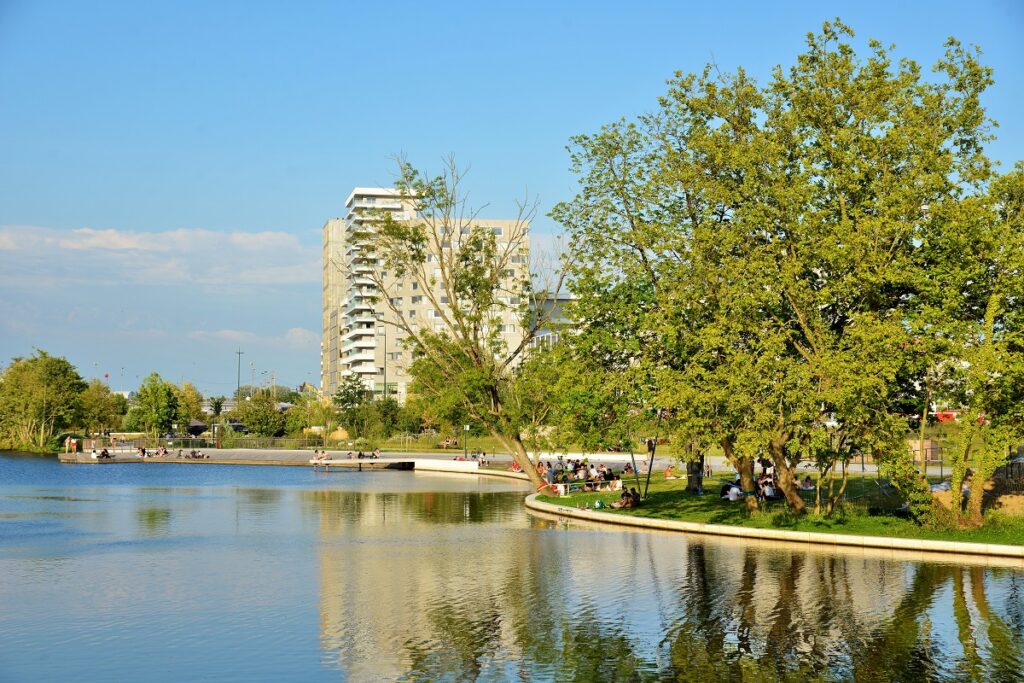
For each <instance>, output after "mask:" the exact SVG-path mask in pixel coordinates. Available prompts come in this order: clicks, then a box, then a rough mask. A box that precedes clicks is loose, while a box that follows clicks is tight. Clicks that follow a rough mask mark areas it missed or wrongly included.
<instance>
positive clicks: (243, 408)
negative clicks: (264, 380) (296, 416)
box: [235, 393, 285, 436]
mask: <svg viewBox="0 0 1024 683" xmlns="http://www.w3.org/2000/svg"><path fill="white" fill-rule="evenodd" d="M235 416H236V417H237V418H238V420H239V421H240V422H241V423H242V424H243V425H245V428H246V430H248V431H249V433H250V434H255V435H256V436H281V434H283V433H284V429H285V416H284V415H283V414H282V413H281V411H279V410H278V409H277V403H276V402H275V401H274V399H273V397H272V396H270V395H269V394H265V393H259V394H256V395H255V396H252V397H251V398H249V399H246V400H243V401H240V402H239V404H238V408H236V410H235Z"/></svg>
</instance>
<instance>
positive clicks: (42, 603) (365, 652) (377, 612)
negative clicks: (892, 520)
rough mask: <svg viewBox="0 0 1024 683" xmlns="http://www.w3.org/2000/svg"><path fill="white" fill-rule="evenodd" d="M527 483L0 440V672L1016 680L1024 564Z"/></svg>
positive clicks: (103, 677)
mask: <svg viewBox="0 0 1024 683" xmlns="http://www.w3.org/2000/svg"><path fill="white" fill-rule="evenodd" d="M525 491H526V489H525V487H524V486H523V485H520V484H519V483H518V482H514V481H510V480H503V479H497V478H488V477H475V476H465V475H443V474H426V473H413V472H392V471H379V472H330V473H323V472H312V471H310V470H309V469H308V468H303V467H251V466H241V465H209V464H186V463H172V464H164V463H145V464H143V463H137V464H117V465H89V464H87V465H60V464H58V463H57V462H56V460H55V459H54V458H40V457H33V456H22V455H11V454H7V455H0V576H2V580H0V643H3V646H2V648H0V681H112V680H141V679H145V680H148V681H176V682H177V681H182V680H194V679H205V680H239V681H243V680H244V681H271V680H273V681H277V680H303V681H316V680H323V681H339V680H341V681H346V680H347V681H378V680H379V681H393V680H398V681H438V680H442V681H470V680H484V681H506V680H523V681H543V680H555V681H613V680H622V681H634V680H635V681H647V680H652V681H660V680H673V681H674V680H684V681H688V680H794V681H805V680H815V679H822V680H854V679H856V680H858V681H876V680H877V681H888V680H919V679H934V680H978V681H982V680H984V681H993V680H994V681H999V680H1007V681H1010V680H1021V679H1020V677H1021V672H1022V670H1024V649H1022V642H1024V569H1022V566H1021V563H1020V562H1016V563H1014V561H1011V560H1007V561H1005V562H1004V561H995V563H994V564H993V565H992V566H986V560H984V559H980V560H966V559H963V558H960V559H958V558H942V557H937V558H936V559H935V561H928V562H922V561H920V556H898V555H895V554H893V553H881V552H877V553H867V554H866V552H865V551H836V550H834V549H832V548H814V547H808V546H803V545H794V546H791V547H786V546H783V545H778V544H767V543H757V542H754V543H749V542H744V541H740V540H728V539H714V538H701V537H698V536H687V535H683V534H670V533H656V532H644V531H628V530H622V529H619V528H614V527H599V526H589V525H584V524H577V523H573V524H565V523H563V522H560V521H557V520H551V519H547V518H543V517H538V516H534V515H532V514H529V513H527V512H526V510H525V509H524V508H523V505H522V498H523V494H524V492H525Z"/></svg>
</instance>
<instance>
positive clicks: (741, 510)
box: [538, 472, 1024, 545]
mask: <svg viewBox="0 0 1024 683" xmlns="http://www.w3.org/2000/svg"><path fill="white" fill-rule="evenodd" d="M730 479H731V477H730ZM643 481H644V479H643V477H641V483H643ZM725 481H726V477H719V476H716V477H713V478H712V479H710V480H707V479H706V480H705V481H704V490H705V491H706V492H707V493H706V494H705V495H703V496H697V495H695V494H692V493H688V492H687V491H686V482H685V481H684V480H680V479H674V480H666V479H665V478H664V477H663V476H662V474H661V473H660V472H656V473H655V474H654V475H653V476H652V477H651V488H650V493H649V496H648V498H647V499H646V500H644V502H643V504H642V505H641V506H640V507H639V508H633V509H627V510H617V509H615V508H607V510H606V511H607V512H611V513H614V514H620V515H636V516H638V517H651V518H656V519H670V520H677V521H685V522H703V523H706V524H728V525H733V526H741V527H746V528H751V529H786V530H789V531H813V532H820V533H828V534H852V535H862V536H888V537H896V538H914V539H932V540H940V541H962V542H968V543H1000V544H1006V545H1024V517H1009V516H1006V515H999V514H998V513H990V514H989V517H988V523H987V524H986V525H985V526H984V527H983V528H981V529H970V530H953V529H930V528H925V527H920V526H918V525H917V524H915V523H913V522H911V521H909V520H906V519H902V518H900V517H897V516H896V515H895V514H893V510H894V508H895V507H896V506H897V501H896V500H895V498H894V497H893V496H892V495H889V494H886V493H884V492H883V491H882V489H881V488H880V487H879V485H878V483H877V481H876V479H875V478H874V477H873V476H859V475H858V476H852V475H851V477H850V484H849V486H848V487H847V496H848V502H847V504H846V505H845V506H844V508H843V511H842V512H837V513H835V514H833V516H832V517H830V518H826V517H822V516H818V515H815V514H814V491H804V492H802V495H803V496H804V500H805V501H806V502H807V503H808V514H806V515H805V516H803V517H802V518H794V517H793V515H792V514H790V513H789V510H788V507H787V506H786V504H785V502H784V501H775V502H771V503H769V504H768V507H767V508H766V509H765V510H763V511H762V512H759V513H757V514H754V515H750V514H748V513H747V511H746V506H745V505H744V504H743V503H742V502H735V503H730V502H729V501H726V500H721V499H720V498H719V497H718V491H719V489H720V488H721V486H722V484H724V483H725ZM626 485H627V486H636V483H635V480H634V479H630V480H629V481H627V482H626ZM837 488H838V486H837ZM640 490H641V491H642V490H643V489H642V488H641V489H640ZM618 498H619V494H618V493H578V494H574V495H571V496H562V497H551V496H539V497H538V500H541V501H543V502H546V503H554V504H556V505H564V506H566V507H584V506H586V505H589V506H590V507H591V508H593V507H594V503H595V502H596V501H597V500H601V501H602V502H603V503H604V504H605V505H609V504H611V503H612V502H614V501H615V500H617V499H618ZM869 509H871V510H872V511H870V512H869ZM602 511H605V510H602ZM872 512H873V514H872Z"/></svg>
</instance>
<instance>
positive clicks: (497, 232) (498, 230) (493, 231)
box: [491, 228, 501, 236]
mask: <svg viewBox="0 0 1024 683" xmlns="http://www.w3.org/2000/svg"><path fill="white" fill-rule="evenodd" d="M491 234H493V235H498V236H500V235H501V228H491Z"/></svg>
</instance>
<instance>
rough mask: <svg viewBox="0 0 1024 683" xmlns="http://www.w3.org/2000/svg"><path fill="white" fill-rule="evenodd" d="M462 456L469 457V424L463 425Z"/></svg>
mask: <svg viewBox="0 0 1024 683" xmlns="http://www.w3.org/2000/svg"><path fill="white" fill-rule="evenodd" d="M462 457H463V458H465V459H469V425H462Z"/></svg>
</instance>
